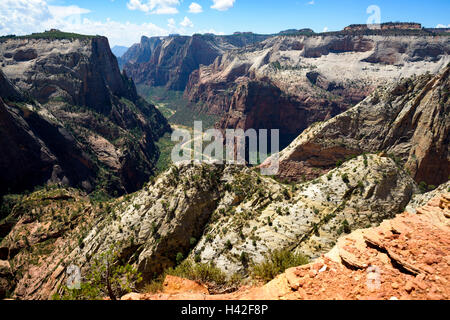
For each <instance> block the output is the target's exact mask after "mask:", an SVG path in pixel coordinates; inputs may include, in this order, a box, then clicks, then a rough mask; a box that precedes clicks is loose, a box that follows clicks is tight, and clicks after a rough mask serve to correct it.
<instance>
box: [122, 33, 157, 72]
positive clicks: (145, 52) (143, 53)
mask: <svg viewBox="0 0 450 320" xmlns="http://www.w3.org/2000/svg"><path fill="white" fill-rule="evenodd" d="M163 40H164V37H150V38H148V37H145V36H143V37H142V38H141V42H140V43H136V44H134V45H132V46H131V47H130V48H129V49H128V50H127V51H126V52H125V53H124V54H123V55H122V56H121V57H120V58H119V59H118V61H119V66H120V67H121V68H123V67H124V66H125V65H126V64H131V65H134V64H141V63H146V62H148V61H150V58H151V57H152V55H153V53H154V51H155V49H156V47H157V46H158V45H159V44H160V43H161V42H162V41H163Z"/></svg>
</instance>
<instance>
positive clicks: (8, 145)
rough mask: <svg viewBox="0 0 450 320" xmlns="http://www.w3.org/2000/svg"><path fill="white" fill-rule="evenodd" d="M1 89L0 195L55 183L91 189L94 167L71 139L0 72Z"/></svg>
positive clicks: (93, 179)
mask: <svg viewBox="0 0 450 320" xmlns="http://www.w3.org/2000/svg"><path fill="white" fill-rule="evenodd" d="M0 88H1V96H0V149H1V150H2V155H1V156H0V171H1V172H2V174H1V177H0V194H4V193H7V192H8V193H10V192H21V191H24V190H31V189H33V188H34V187H35V186H38V185H44V184H46V183H58V182H63V183H66V184H73V185H79V186H84V187H85V188H86V189H88V190H89V189H92V187H91V186H92V185H93V183H94V181H95V174H96V170H97V168H96V166H95V165H94V163H92V161H91V160H90V159H89V157H88V155H87V154H86V153H84V152H83V151H82V148H81V147H80V145H79V144H78V143H77V142H76V140H75V139H74V138H73V136H71V135H70V134H69V133H68V132H67V131H66V130H65V129H64V127H63V126H61V125H60V124H58V123H57V122H56V121H52V120H51V119H50V117H48V115H47V114H46V112H45V111H44V110H41V108H40V107H39V106H37V105H35V104H33V103H32V102H26V99H25V98H24V97H23V96H22V95H21V94H20V93H19V92H18V91H17V90H16V89H15V88H14V87H13V86H12V85H11V83H9V82H8V81H7V80H6V78H5V77H4V76H3V73H1V71H0ZM3 99H6V101H4V100H3Z"/></svg>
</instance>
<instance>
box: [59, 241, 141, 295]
mask: <svg viewBox="0 0 450 320" xmlns="http://www.w3.org/2000/svg"><path fill="white" fill-rule="evenodd" d="M141 281H142V275H141V274H140V273H139V272H138V271H137V269H136V268H135V267H133V266H131V265H130V264H126V265H122V264H120V259H119V252H118V251H115V250H114V249H113V247H111V248H110V249H109V250H107V251H105V252H103V253H102V254H100V255H99V256H98V257H97V258H95V259H94V260H93V262H92V264H91V266H90V268H89V272H88V273H87V274H86V276H85V277H84V281H83V282H82V283H81V285H80V288H79V289H69V288H68V287H67V286H65V287H64V288H63V293H62V294H61V295H59V296H58V295H55V296H54V297H53V298H54V299H57V300H98V299H101V298H102V297H104V296H108V297H109V298H110V299H111V300H117V299H118V298H120V297H121V296H122V295H124V294H126V293H130V292H131V291H132V290H133V289H134V287H135V285H136V284H138V283H140V282H141Z"/></svg>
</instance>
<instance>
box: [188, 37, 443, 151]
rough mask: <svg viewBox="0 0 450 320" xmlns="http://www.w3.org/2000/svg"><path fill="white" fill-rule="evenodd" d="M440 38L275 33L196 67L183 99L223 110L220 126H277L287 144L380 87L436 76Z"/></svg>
mask: <svg viewBox="0 0 450 320" xmlns="http://www.w3.org/2000/svg"><path fill="white" fill-rule="evenodd" d="M449 39H450V38H449V37H446V36H442V37H431V36H424V35H422V36H391V37H386V36H381V35H370V36H369V35H352V34H345V33H342V34H330V35H327V34H325V35H310V36H304V35H300V36H276V37H271V38H269V39H267V40H265V41H263V42H260V43H257V44H254V45H252V46H249V47H246V48H244V49H236V50H232V51H228V52H226V53H225V54H224V55H222V56H220V57H218V58H217V59H216V60H215V61H214V63H213V64H211V65H209V66H201V67H200V68H199V69H198V70H196V71H194V72H193V73H192V74H191V76H190V80H189V83H188V85H187V87H186V91H185V97H186V98H188V99H189V100H190V101H192V102H196V103H199V104H201V105H203V111H204V112H206V113H210V114H216V115H221V116H222V120H221V121H219V123H218V124H217V126H218V127H219V128H222V129H225V128H242V129H248V128H254V129H259V128H279V129H280V130H281V134H282V136H283V137H286V140H287V141H288V142H289V140H290V141H292V139H293V138H295V137H296V136H298V135H299V134H300V133H301V132H302V131H303V130H305V129H306V128H308V127H309V126H310V125H311V124H313V123H314V122H317V121H324V120H328V119H331V118H333V117H334V116H336V115H338V114H340V113H342V112H343V111H345V110H347V109H348V108H350V107H352V106H354V105H355V104H357V103H358V102H360V101H362V100H363V99H364V98H365V97H367V96H368V95H369V94H370V93H371V92H373V91H374V90H375V88H377V87H378V86H379V85H387V84H390V83H394V82H396V81H397V80H398V79H399V78H401V77H409V76H411V75H413V74H422V73H426V72H427V71H429V72H431V73H437V72H439V70H441V69H442V67H443V66H445V65H446V64H447V63H448V62H449V61H450V60H449V56H448V54H449V52H450V40H449Z"/></svg>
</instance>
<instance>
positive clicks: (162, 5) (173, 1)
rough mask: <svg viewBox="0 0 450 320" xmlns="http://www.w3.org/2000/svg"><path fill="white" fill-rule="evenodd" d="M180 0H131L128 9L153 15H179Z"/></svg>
mask: <svg viewBox="0 0 450 320" xmlns="http://www.w3.org/2000/svg"><path fill="white" fill-rule="evenodd" d="M179 5H180V0H129V1H128V3H127V8H128V9H130V10H139V11H143V12H145V13H151V14H177V13H178V9H177V8H176V7H177V6H179Z"/></svg>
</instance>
